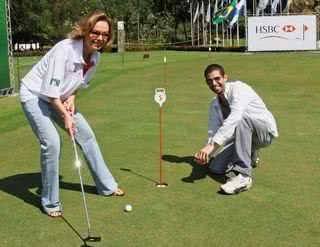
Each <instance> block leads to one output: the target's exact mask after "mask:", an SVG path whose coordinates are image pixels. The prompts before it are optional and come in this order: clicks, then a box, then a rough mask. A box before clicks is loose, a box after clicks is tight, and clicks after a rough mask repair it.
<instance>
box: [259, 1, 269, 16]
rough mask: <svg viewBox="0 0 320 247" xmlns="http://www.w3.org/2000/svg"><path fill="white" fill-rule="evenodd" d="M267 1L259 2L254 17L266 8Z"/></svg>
mask: <svg viewBox="0 0 320 247" xmlns="http://www.w3.org/2000/svg"><path fill="white" fill-rule="evenodd" d="M268 3H269V0H260V1H259V3H258V6H257V8H256V15H259V14H260V11H263V10H264V9H265V8H266V7H267V6H268Z"/></svg>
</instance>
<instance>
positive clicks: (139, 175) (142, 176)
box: [120, 168, 157, 183]
mask: <svg viewBox="0 0 320 247" xmlns="http://www.w3.org/2000/svg"><path fill="white" fill-rule="evenodd" d="M120 170H121V171H124V172H129V173H131V174H134V175H136V176H137V177H140V178H143V179H145V180H148V181H151V182H153V183H157V181H156V180H154V179H152V178H148V177H146V176H144V175H142V174H140V173H137V172H135V171H133V170H132V169H128V168H120Z"/></svg>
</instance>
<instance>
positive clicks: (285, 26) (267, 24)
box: [248, 15, 317, 51]
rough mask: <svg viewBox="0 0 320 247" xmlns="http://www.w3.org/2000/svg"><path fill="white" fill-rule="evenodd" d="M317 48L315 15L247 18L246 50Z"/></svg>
mask: <svg viewBox="0 0 320 247" xmlns="http://www.w3.org/2000/svg"><path fill="white" fill-rule="evenodd" d="M315 49H317V26H316V16H315V15H295V16H260V17H249V18H248V51H289V50H315Z"/></svg>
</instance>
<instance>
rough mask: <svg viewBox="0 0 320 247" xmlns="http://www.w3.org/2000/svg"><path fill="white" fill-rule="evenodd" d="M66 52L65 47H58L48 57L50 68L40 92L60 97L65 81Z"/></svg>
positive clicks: (52, 96)
mask: <svg viewBox="0 0 320 247" xmlns="http://www.w3.org/2000/svg"><path fill="white" fill-rule="evenodd" d="M65 64H66V53H65V52H64V49H63V47H57V48H56V50H55V51H54V52H52V54H51V55H50V57H49V59H48V68H47V71H46V73H45V75H44V78H43V81H42V84H41V89H40V93H41V94H42V95H45V96H48V97H51V98H60V96H61V88H62V86H63V85H62V84H63V83H64V81H63V80H64V74H65Z"/></svg>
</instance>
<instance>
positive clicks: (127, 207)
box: [124, 204, 132, 212]
mask: <svg viewBox="0 0 320 247" xmlns="http://www.w3.org/2000/svg"><path fill="white" fill-rule="evenodd" d="M124 210H125V211H126V212H131V211H132V206H131V205H130V204H127V205H126V206H125V208H124Z"/></svg>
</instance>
